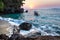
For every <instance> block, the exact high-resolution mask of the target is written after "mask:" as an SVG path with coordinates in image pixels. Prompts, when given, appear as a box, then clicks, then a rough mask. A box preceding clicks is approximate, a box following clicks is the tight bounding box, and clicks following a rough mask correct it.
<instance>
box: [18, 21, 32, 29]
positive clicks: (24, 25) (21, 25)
mask: <svg viewBox="0 0 60 40" xmlns="http://www.w3.org/2000/svg"><path fill="white" fill-rule="evenodd" d="M19 28H20V29H21V30H30V29H31V28H32V24H30V23H27V22H24V23H22V24H20V25H19Z"/></svg>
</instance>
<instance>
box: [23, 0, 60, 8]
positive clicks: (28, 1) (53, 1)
mask: <svg viewBox="0 0 60 40" xmlns="http://www.w3.org/2000/svg"><path fill="white" fill-rule="evenodd" d="M24 3H25V4H24V6H23V8H26V9H37V8H51V7H60V0H25V2H24Z"/></svg>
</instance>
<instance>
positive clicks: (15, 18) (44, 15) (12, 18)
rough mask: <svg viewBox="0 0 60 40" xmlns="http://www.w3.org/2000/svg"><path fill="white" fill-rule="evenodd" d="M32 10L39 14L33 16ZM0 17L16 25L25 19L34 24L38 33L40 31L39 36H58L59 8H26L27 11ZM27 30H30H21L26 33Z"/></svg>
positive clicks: (59, 26)
mask: <svg viewBox="0 0 60 40" xmlns="http://www.w3.org/2000/svg"><path fill="white" fill-rule="evenodd" d="M34 11H37V12H38V14H39V16H35V15H34ZM0 19H1V20H6V21H8V22H10V23H11V24H13V25H17V26H18V25H19V24H20V23H22V22H25V21H26V22H29V23H31V24H32V25H33V26H34V28H35V29H36V30H37V31H38V32H39V33H41V36H46V35H49V36H60V9H59V8H51V9H31V10H28V13H22V14H6V15H1V16H0ZM7 19H8V20H7ZM12 22H13V23H12ZM36 30H34V31H36ZM29 32H30V31H24V30H23V31H21V33H22V34H28V33H29ZM36 35H38V34H36Z"/></svg>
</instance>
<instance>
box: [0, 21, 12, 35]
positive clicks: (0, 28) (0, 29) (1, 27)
mask: <svg viewBox="0 0 60 40" xmlns="http://www.w3.org/2000/svg"><path fill="white" fill-rule="evenodd" d="M11 26H12V25H11V24H10V23H8V22H7V21H4V20H0V34H7V35H9V34H10V31H9V30H11V29H10V28H11Z"/></svg>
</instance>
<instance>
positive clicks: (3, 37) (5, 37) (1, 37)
mask: <svg viewBox="0 0 60 40" xmlns="http://www.w3.org/2000/svg"><path fill="white" fill-rule="evenodd" d="M0 39H1V40H8V39H9V37H8V36H7V35H6V34H1V35H0Z"/></svg>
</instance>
